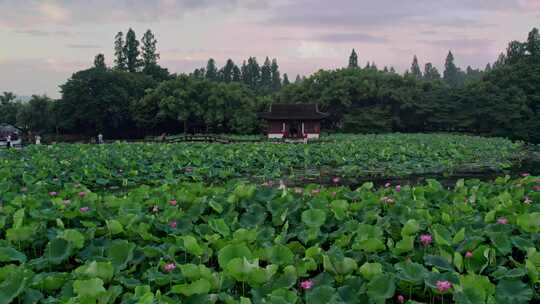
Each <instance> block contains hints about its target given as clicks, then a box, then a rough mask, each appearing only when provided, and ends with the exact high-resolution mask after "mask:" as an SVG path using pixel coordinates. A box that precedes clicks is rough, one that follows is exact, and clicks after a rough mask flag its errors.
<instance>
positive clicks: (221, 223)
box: [208, 219, 231, 237]
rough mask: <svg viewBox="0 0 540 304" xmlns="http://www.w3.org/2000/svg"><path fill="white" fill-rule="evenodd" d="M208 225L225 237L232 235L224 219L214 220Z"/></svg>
mask: <svg viewBox="0 0 540 304" xmlns="http://www.w3.org/2000/svg"><path fill="white" fill-rule="evenodd" d="M208 224H209V225H210V227H211V228H212V230H214V231H215V232H217V233H219V234H221V235H222V236H224V237H228V236H229V235H230V234H231V230H230V229H229V226H228V225H227V224H226V223H225V220H224V219H212V220H210V221H208Z"/></svg>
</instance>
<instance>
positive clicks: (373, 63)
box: [371, 61, 379, 71]
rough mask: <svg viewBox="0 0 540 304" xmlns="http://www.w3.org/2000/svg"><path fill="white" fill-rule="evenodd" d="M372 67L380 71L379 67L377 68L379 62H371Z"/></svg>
mask: <svg viewBox="0 0 540 304" xmlns="http://www.w3.org/2000/svg"><path fill="white" fill-rule="evenodd" d="M371 69H372V70H374V71H378V70H379V69H378V68H377V64H376V63H375V61H373V62H371Z"/></svg>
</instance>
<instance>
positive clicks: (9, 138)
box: [6, 134, 11, 149]
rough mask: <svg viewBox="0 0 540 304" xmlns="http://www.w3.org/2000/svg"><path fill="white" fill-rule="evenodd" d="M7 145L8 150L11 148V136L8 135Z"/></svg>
mask: <svg viewBox="0 0 540 304" xmlns="http://www.w3.org/2000/svg"><path fill="white" fill-rule="evenodd" d="M6 145H7V146H6V147H7V148H8V149H9V148H11V134H8V136H7V137H6Z"/></svg>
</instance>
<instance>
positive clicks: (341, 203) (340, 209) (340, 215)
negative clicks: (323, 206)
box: [330, 200, 349, 221]
mask: <svg viewBox="0 0 540 304" xmlns="http://www.w3.org/2000/svg"><path fill="white" fill-rule="evenodd" d="M330 206H331V208H332V212H333V213H334V216H335V218H336V219H337V220H339V221H340V220H343V219H345V218H346V217H347V216H348V210H349V203H348V202H347V201H346V200H335V201H332V203H330Z"/></svg>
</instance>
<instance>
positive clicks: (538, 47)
mask: <svg viewBox="0 0 540 304" xmlns="http://www.w3.org/2000/svg"><path fill="white" fill-rule="evenodd" d="M526 48H527V52H528V53H529V55H530V56H531V57H532V58H533V60H535V61H540V33H539V32H538V29H537V28H533V29H532V31H531V32H530V33H529V36H528V37H527V47H526Z"/></svg>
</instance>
